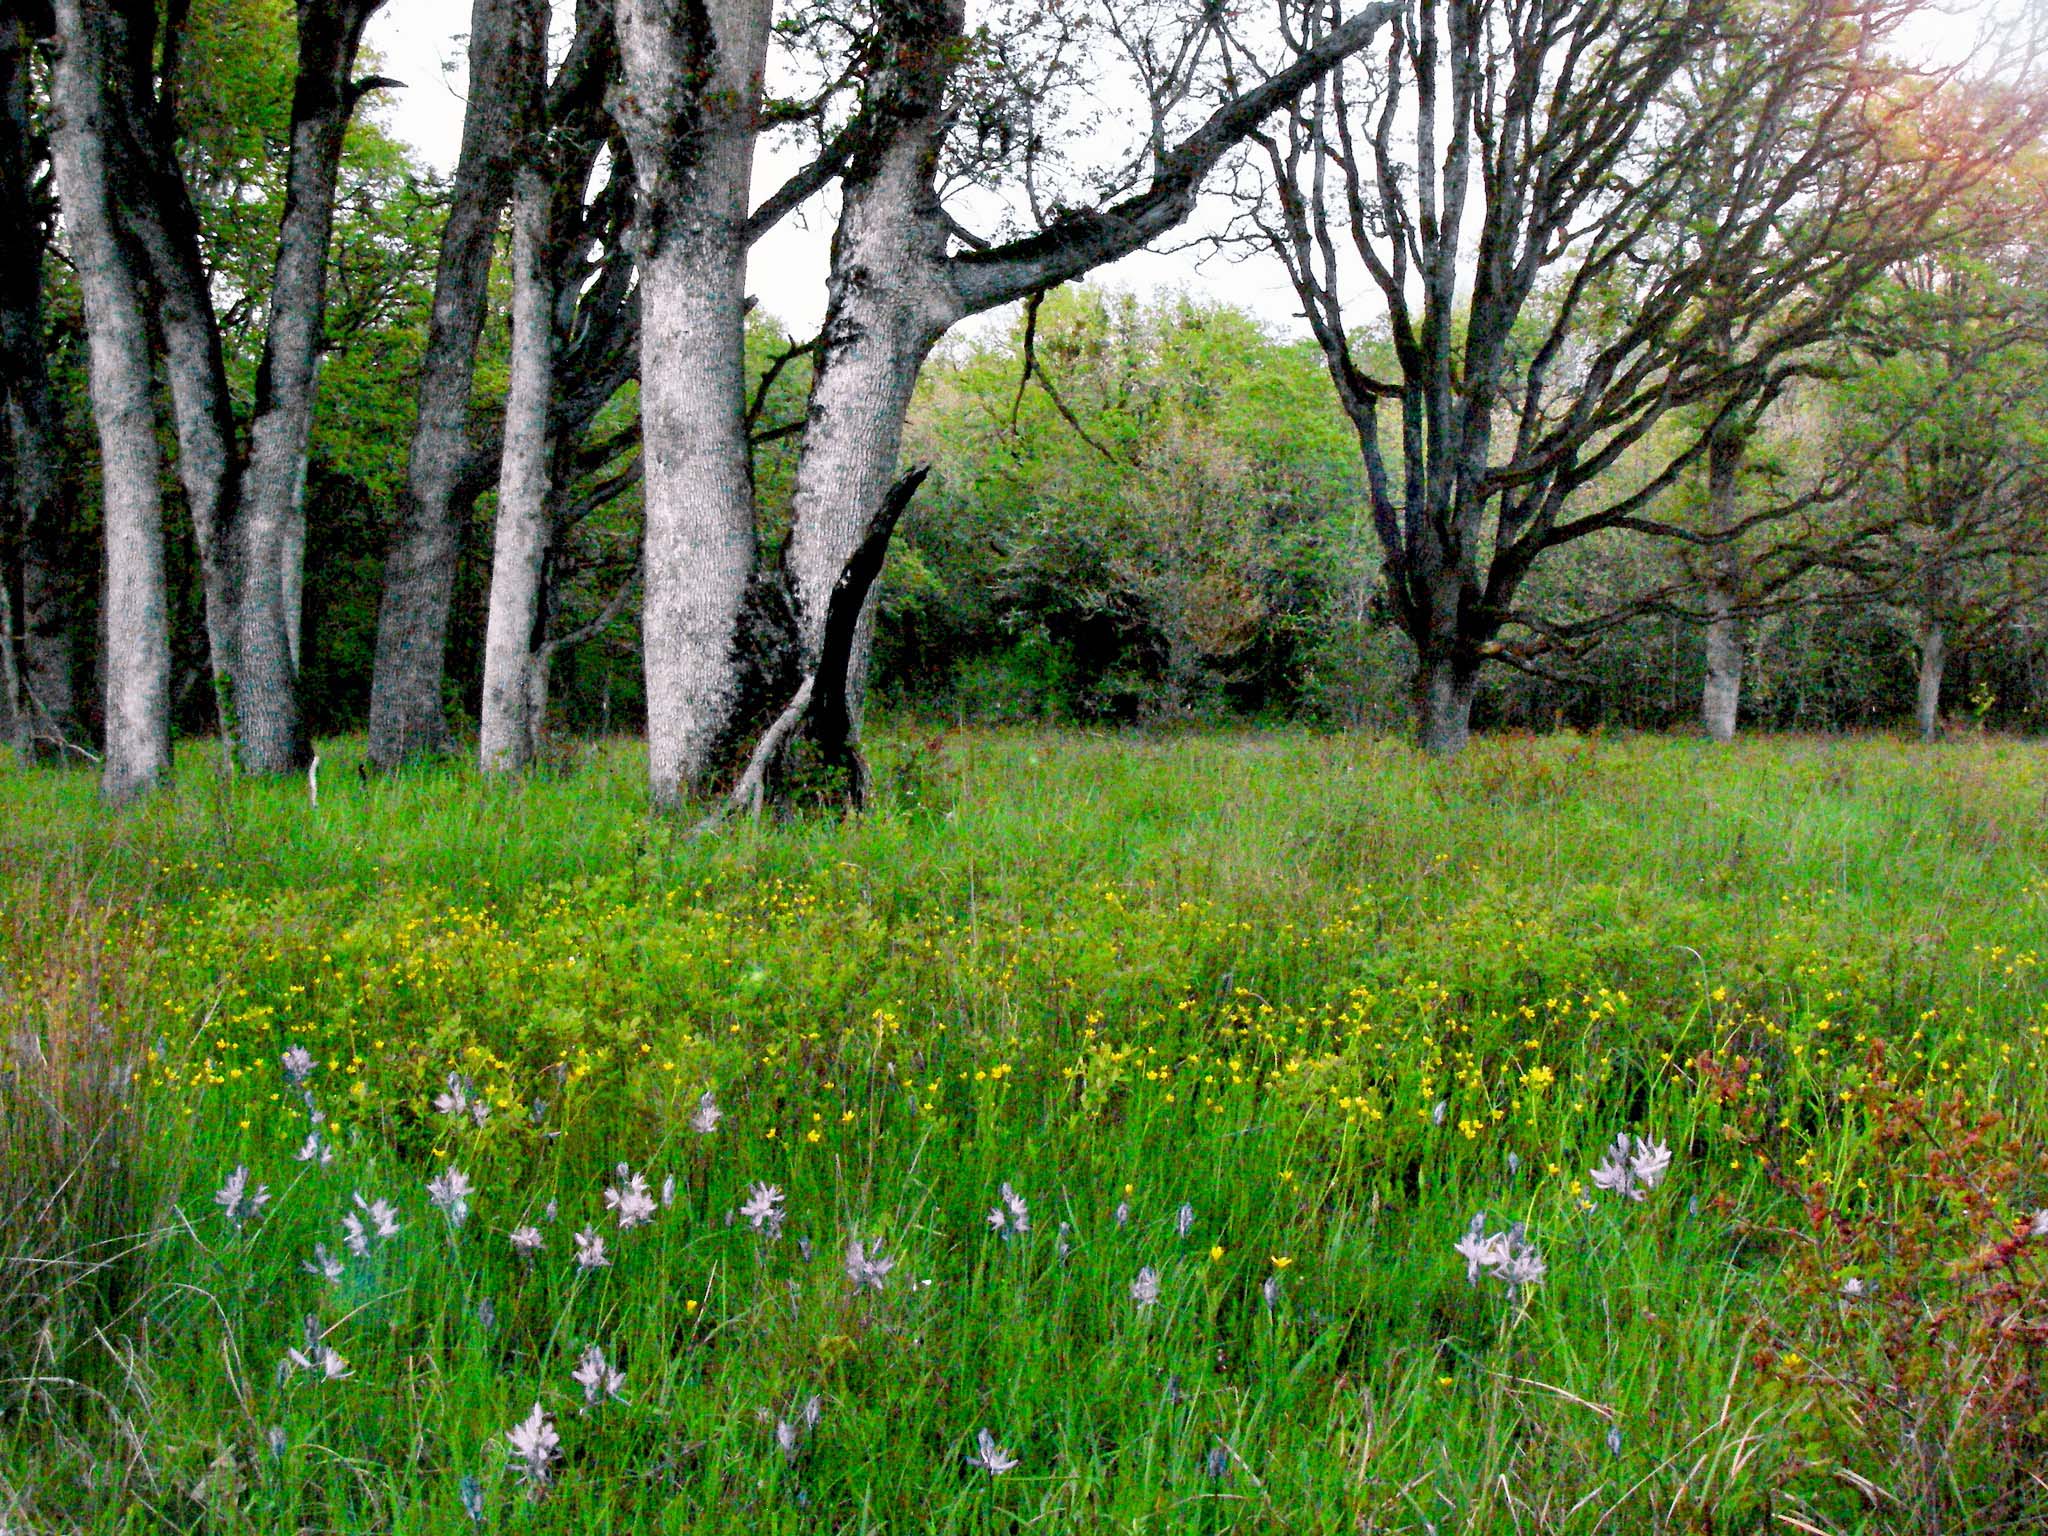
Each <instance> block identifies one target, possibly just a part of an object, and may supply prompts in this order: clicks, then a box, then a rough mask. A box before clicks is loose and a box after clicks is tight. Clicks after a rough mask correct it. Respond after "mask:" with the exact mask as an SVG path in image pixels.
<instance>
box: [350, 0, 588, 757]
mask: <svg viewBox="0 0 2048 1536" xmlns="http://www.w3.org/2000/svg"><path fill="white" fill-rule="evenodd" d="M546 32H547V6H546V4H545V3H544V0H473V5H472V9H471V14H470V25H469V85H468V97H467V100H466V102H465V104H464V107H463V115H462V146H461V148H460V150H459V151H458V152H457V158H456V163H455V180H454V184H453V186H452V187H451V188H450V201H449V208H448V216H447V220H446V222H445V223H444V224H443V225H442V227H441V251H440V266H439V270H438V273H437V275H436V277H435V281H434V307H433V319H432V322H431V326H430V329H429V332H428V337H427V350H426V356H425V357H424V358H423V359H422V361H421V366H420V378H419V408H418V416H417V417H416V418H415V424H414V427H413V434H412V449H411V455H410V470H409V485H408V491H407V495H406V498H405V501H404V503H403V505H402V508H401V511H400V514H399V520H398V525H397V527H396V529H395V530H394V532H393V534H392V539H391V552H390V554H389V556H388V557H387V559H386V562H385V570H384V595H383V601H382V603H381V605H380V607H379V611H378V619H377V658H376V670H375V673H374V674H373V676H372V679H371V685H370V760H371V761H372V762H374V763H376V764H377V765H378V766H380V767H384V768H390V767H395V766H396V765H397V764H399V763H401V762H404V761H406V760H407V759H409V758H413V757H418V756H422V755H430V754H433V753H438V752H444V751H446V750H447V749H448V745H449V736H448V722H447V720H446V718H445V717H444V715H443V712H442V701H441V685H442V676H443V669H444V666H445V663H446V652H447V642H448V613H449V601H450V598H451V596H452V594H453V592H454V588H455V567H456V560H457V557H458V554H459V552H460V545H461V527H462V522H463V519H464V517H465V516H466V514H467V512H468V510H469V507H470V505H471V504H472V503H473V502H474V501H475V499H476V496H477V494H478V492H480V491H481V490H483V489H484V487H485V486H486V485H488V484H489V483H490V471H491V469H492V468H495V461H496V456H495V455H494V454H491V453H489V452H488V451H487V450H486V449H484V448H481V447H478V446H477V445H473V444H472V443H471V440H470V394H471V390H472V384H473V380H474V376H475V371H476V349H477V337H478V335H479V333H480V332H481V331H482V328H483V322H484V314H485V310H486V309H487V307H488V300H489V283H490V269H491V248H492V245H493V243H494V241H495V238H496V235H497V230H498V222H499V216H500V214H501V213H502V212H503V210H504V207H505V201H506V198H507V196H508V195H509V192H510V189H511V179H512V167H513V161H514V158H515V155H516V153H517V151H518V149H519V148H520V146H521V145H522V144H523V143H525V142H526V141H525V139H524V137H523V135H522V134H521V132H520V130H519V123H518V117H517V114H518V110H519V105H520V101H521V97H522V95H523V93H525V92H526V91H527V90H528V89H529V88H530V84H529V83H530V81H531V79H532V77H533V75H534V74H535V72H536V71H538V70H539V69H541V68H542V67H543V66H544V63H545V53H546V50H545V41H546Z"/></svg>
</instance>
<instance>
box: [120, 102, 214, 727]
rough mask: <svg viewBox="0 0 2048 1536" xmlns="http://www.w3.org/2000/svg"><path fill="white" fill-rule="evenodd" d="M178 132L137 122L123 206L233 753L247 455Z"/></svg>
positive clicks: (132, 130) (171, 125)
mask: <svg viewBox="0 0 2048 1536" xmlns="http://www.w3.org/2000/svg"><path fill="white" fill-rule="evenodd" d="M147 85H148V82H147V80H146V79H144V80H142V81H139V82H137V84H136V86H135V91H136V93H137V94H140V92H141V91H142V90H144V89H145V88H146V87H147ZM177 134H178V129H177V127H176V125H175V123H156V124H150V125H144V124H135V123H131V125H130V137H129V143H130V144H131V146H133V147H134V149H135V150H136V152H137V153H139V154H140V155H142V156H143V157H144V161H143V164H142V165H141V166H139V167H137V169H136V174H135V176H134V179H133V182H132V186H133V188H134V191H135V195H134V196H132V197H130V198H128V199H126V200H125V201H124V203H123V205H122V207H121V209H120V213H121V216H122V220H123V224H124V226H125V227H126V228H127V230H128V231H129V233H130V234H131V235H132V236H133V238H134V240H135V242H136V244H137V246H138V248H139V249H140V250H141V251H142V253H143V255H144V257H145V258H146V260H147V262H148V266H149V274H150V279H151V286H152V297H153V299H154V301H155V306H156V323H157V329H158V332H159V334H160V335H161V336H162V337H163V341H164V361H165V369H164V372H165V378H166V382H167V383H168V384H169V387H170V397H171V416H172V420H173V423H174V424H175V427H176V430H177V440H178V464H177V467H178V483H179V485H180V486H181V487H182V488H183V490H184V492H185V506H186V508H187V510H188V511H189V512H190V514H191V517H192V537H193V542H194V544H195V545H197V547H198V552H199V581H200V595H201V601H202V604H203V608H204V613H205V623H206V644H207V657H208V661H209V663H210V665H211V667H212V671H213V697H214V707H215V715H216V718H217V720H218V722H219V726H220V733H221V737H222V741H223V744H224V745H225V747H226V749H227V751H228V753H229V754H230V758H231V759H232V758H233V757H234V755H235V754H236V751H237V747H236V742H237V732H236V729H235V700H234V673H235V664H234V656H235V640H236V634H237V626H236V622H235V602H236V596H237V590H238V587H239V585H240V582H239V577H238V572H237V568H236V539H237V535H238V531H239V518H238V510H239V507H240V504H241V495H242V463H241V453H240V449H239V448H238V446H237V444H236V441H235V439H236V431H237V429H236V425H235V407H234V399H233V396H232V394H231V392H230V390H229V387H228V376H227V365H226V361H225V359H224V357H223V355H222V350H221V337H220V325H219V322H218V320H217V319H216V317H215V315H214V309H213V297H212V290H211V284H210V282H209V279H208V276H207V271H206V260H205V256H204V253H203V252H202V251H201V249H200V244H199V218H198V215H197V214H196V213H195V212H194V211H193V208H192V201H191V197H190V195H189V194H188V192H187V191H186V187H185V178H184V173H183V171H182V170H181V169H180V167H179V165H178V162H177V146H176V138H177Z"/></svg>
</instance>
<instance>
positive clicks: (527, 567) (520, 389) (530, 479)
mask: <svg viewBox="0 0 2048 1536" xmlns="http://www.w3.org/2000/svg"><path fill="white" fill-rule="evenodd" d="M555 210H556V192H555V186H554V180H553V177H551V176H550V175H549V174H548V171H547V168H546V167H545V166H544V165H541V164H527V165H522V166H521V167H520V170H519V172H518V175H517V177H516V189H515V191H514V193H513V199H512V368H511V379H510V383H509V387H508V389H507V391H506V395H505V439H504V449H503V454H502V457H501V459H500V468H499V472H498V523H497V533H496V539H495V541H494V547H493V550H492V556H491V601H490V616H489V619H488V622H487V624H486V628H485V635H484V692H483V712H482V718H481V720H480V722H479V724H480V731H479V735H480V740H479V743H478V747H479V757H480V760H481V762H482V765H483V768H484V771H485V772H486V773H503V772H512V771H515V770H517V769H520V768H523V767H525V766H526V765H527V763H528V762H530V761H531V760H532V758H533V754H534V751H535V749H536V748H537V747H538V745H539V737H538V726H539V720H538V715H537V711H536V709H535V706H534V690H535V687H536V684H538V687H539V688H540V690H541V697H542V699H543V700H545V697H546V686H547V685H546V682H545V680H542V679H538V678H537V674H538V673H539V672H540V668H539V665H538V661H539V657H538V652H539V650H540V646H541V642H542V638H543V637H542V634H541V628H542V620H541V574H542V569H543V567H544V566H545V564H546V562H547V553H548V544H549V536H550V527H549V523H550V516H551V500H552V494H553V491H554V465H555V430H554V428H555V420H554V418H555V409H554V406H555V360H556V341H557V337H556V325H555V315H556V308H557V304H558V301H559V298H560V295H559V293H558V291H557V288H556V276H557V272H558V263H557V261H556V244H557V242H556V230H555V217H554V216H555ZM542 708H543V709H544V708H545V704H544V703H543V705H542Z"/></svg>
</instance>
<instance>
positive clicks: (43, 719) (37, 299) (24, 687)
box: [0, 10, 84, 754]
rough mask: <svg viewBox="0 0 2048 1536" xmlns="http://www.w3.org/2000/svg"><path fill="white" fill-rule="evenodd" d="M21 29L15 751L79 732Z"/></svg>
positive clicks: (4, 95) (3, 131)
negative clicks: (45, 346)
mask: <svg viewBox="0 0 2048 1536" xmlns="http://www.w3.org/2000/svg"><path fill="white" fill-rule="evenodd" d="M28 66H29V35H28V30H27V28H26V27H25V26H24V25H23V23H22V21H21V19H20V17H19V16H18V15H17V14H15V13H14V12H13V11H12V10H10V11H9V12H8V13H7V14H5V15H0V229H6V230H10V231H13V236H12V238H9V239H7V240H6V241H4V242H0V400H4V405H5V430H6V433H7V437H8V444H9V448H10V450H11V455H12V459H13V465H12V473H11V475H10V476H9V484H8V488H7V498H6V505H7V512H6V529H7V537H6V538H4V539H0V547H5V548H6V549H7V550H8V551H9V552H10V554H11V555H12V556H13V559H12V560H11V562H10V566H11V568H10V569H8V570H6V571H5V572H4V573H0V575H4V583H5V587H6V593H5V596H6V601H7V605H8V610H9V612H8V622H7V625H6V630H7V638H6V647H7V666H8V668H9V671H8V674H7V679H6V694H7V696H6V700H5V701H4V704H5V709H6V712H7V715H8V718H9V720H10V728H9V729H10V735H11V736H12V737H13V739H14V740H15V741H16V742H17V744H18V745H19V746H20V747H21V748H22V750H23V751H24V752H25V753H31V754H47V753H49V752H53V751H54V752H61V751H63V750H64V744H65V743H74V744H75V743H77V742H78V741H80V740H81V739H82V737H83V735H84V732H83V730H82V729H81V727H80V725H79V721H78V700H77V694H76V689H75V685H74V683H73V667H74V663H75V660H76V655H77V633H76V620H75V618H74V613H75V607H74V604H73V601H72V599H73V588H74V581H73V577H72V574H71V572H72V568H73V567H74V566H75V564H76V561H75V558H74V553H73V548H72V544H73V540H74V538H75V534H76V530H75V527H74V525H73V521H72V505H71V500H70V497H69V496H68V495H67V494H66V493H65V488H64V472H63V454H62V451H61V448H60V446H59V435H58V419H57V412H56V404H55V401H54V400H53V398H52V396H51V393H50V375H49V369H48V366H47V365H46V363H45V362H44V356H43V349H44V337H43V257H44V254H45V241H46V238H47V235H46V231H47V227H48V222H49V221H48V219H47V217H46V212H47V210H45V209H44V208H41V207H39V206H38V198H37V195H36V193H35V191H34V185H33V184H34V178H35V173H36V165H37V162H38V158H39V156H38V152H37V150H36V148H35V137H34V125H33V122H32V119H31V115H30V111H29V67H28Z"/></svg>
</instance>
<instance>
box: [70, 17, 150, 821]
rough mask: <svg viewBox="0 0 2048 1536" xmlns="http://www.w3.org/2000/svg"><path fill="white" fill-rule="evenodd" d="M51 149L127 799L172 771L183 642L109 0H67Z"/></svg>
mask: <svg viewBox="0 0 2048 1536" xmlns="http://www.w3.org/2000/svg"><path fill="white" fill-rule="evenodd" d="M55 9H56V24H57V58H56V65H55V68H54V70H53V72H52V75H51V107H52V118H53V121H52V125H51V160H52V163H53V165H54V166H55V169H56V174H57V188H58V195H59V196H60V197H61V198H62V199H63V204H64V215H65V222H66V226H67V229H68V232H69V235H70V240H71V259H72V265H73V267H74V269H75V270H76V272H77V275H78V287H79V293H80V295H81V297H82V298H83V300H84V303H85V322H86V340H87V351H88V365H87V372H88V381H89V385H90V389H91V393H92V404H93V419H94V423H95V425H96V427H97V429H98V435H99V446H100V476H101V485H102V494H103V496H104V500H105V510H104V516H103V526H104V529H105V539H106V594H105V604H104V609H105V616H106V618H105V627H106V752H105V757H104V760H103V765H102V769H101V776H100V794H101V796H102V797H103V798H104V799H105V800H107V801H108V802H109V803H110V804H115V805H120V804H125V803H127V802H128V801H130V800H133V799H135V798H136V797H137V796H139V795H142V794H144V793H146V792H148V791H149V790H151V789H153V788H156V787H157V786H159V785H160V784H162V783H164V782H165V781H166V780H167V779H168V777H169V775H170V768H171V710H170V702H171V701H170V683H171V645H170V624H169V615H168V609H167V605H166V601H165V591H164V530H163V507H162V502H161V492H160V490H159V486H158V473H159V470H160V467H161V462H160V457H159V454H158V450H157V440H156V418H155V411H154V403H153V401H152V398H151V389H150V353H149V327H148V322H147V319H146V316H145V314H144V310H143V302H142V284H141V281H140V274H139V273H138V271H137V268H136V263H135V259H134V256H133V254H132V253H131V252H130V251H129V250H128V248H127V247H126V245H125V244H124V243H123V241H122V238H121V233H120V230H119V228H118V227H117V225H116V222H115V215H114V208H113V189H114V186H115V184H116V182H115V176H114V166H113V164H112V163H111V162H112V155H111V154H110V139H111V137H112V135H113V134H114V133H116V132H117V131H118V128H117V125H116V124H115V122H114V121H113V115H112V110H111V103H110V101H109V99H108V94H107V82H108V81H110V80H111V79H113V78H115V76H114V72H113V69H112V64H113V61H114V59H115V58H117V57H118V56H119V55H118V53H117V49H118V48H119V47H120V46H121V43H120V36H121V34H120V32H119V30H118V28H117V25H116V23H115V20H114V15H113V13H112V9H111V7H110V6H109V5H108V3H107V0H57V3H56V7H55Z"/></svg>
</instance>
